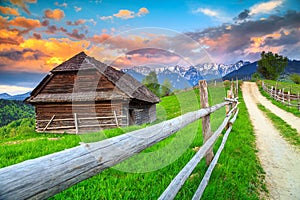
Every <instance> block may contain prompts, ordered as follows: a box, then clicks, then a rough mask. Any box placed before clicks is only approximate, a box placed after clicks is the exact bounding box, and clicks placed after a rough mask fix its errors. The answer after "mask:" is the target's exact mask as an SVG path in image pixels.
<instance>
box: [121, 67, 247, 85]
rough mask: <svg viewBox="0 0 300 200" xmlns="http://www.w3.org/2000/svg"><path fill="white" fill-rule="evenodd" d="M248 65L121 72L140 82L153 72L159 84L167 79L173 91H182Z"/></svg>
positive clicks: (128, 70) (159, 68)
mask: <svg viewBox="0 0 300 200" xmlns="http://www.w3.org/2000/svg"><path fill="white" fill-rule="evenodd" d="M249 63H250V62H243V61H239V62H237V63H235V64H231V65H225V64H215V63H205V64H199V65H196V66H190V67H181V66H177V65H176V66H167V67H148V66H136V67H132V68H128V69H122V71H123V72H125V73H127V74H129V75H131V76H132V77H134V78H135V79H137V80H138V81H140V82H141V81H142V80H143V79H144V77H145V76H147V75H148V74H149V73H150V72H151V71H155V72H156V74H157V78H158V82H159V83H160V84H162V83H163V82H164V80H165V79H169V80H170V82H171V83H172V85H173V88H174V89H184V88H188V87H192V86H195V85H197V84H198V81H199V80H201V79H207V80H209V79H220V78H222V77H224V76H225V75H227V74H228V73H230V72H232V71H235V70H237V69H239V68H241V67H242V66H243V65H245V64H249Z"/></svg>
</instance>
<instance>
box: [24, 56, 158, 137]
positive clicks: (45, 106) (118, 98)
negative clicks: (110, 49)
mask: <svg viewBox="0 0 300 200" xmlns="http://www.w3.org/2000/svg"><path fill="white" fill-rule="evenodd" d="M25 101H26V102H27V103H30V104H32V105H34V106H35V112H36V130H37V131H38V132H53V133H63V132H67V133H79V132H80V133H84V132H89V131H96V130H100V129H103V128H113V127H118V126H128V125H133V124H138V125H139V124H143V123H149V122H153V121H154V120H156V103H158V102H159V101H160V99H159V98H158V97H157V96H156V95H154V94H153V93H152V92H151V91H149V90H148V89H147V88H146V87H145V86H144V85H143V84H141V83H140V82H138V81H137V80H136V79H134V78H132V77H131V76H130V75H128V74H125V73H123V72H121V71H118V70H116V69H114V68H112V67H110V66H107V65H105V64H104V63H101V62H99V61H97V60H96V59H94V58H92V57H89V56H87V55H86V54H85V53H84V52H81V53H79V54H77V55H75V56H74V57H72V58H70V59H69V60H67V61H65V62H64V63H62V64H60V65H59V66H57V67H55V68H54V69H53V70H52V71H50V73H49V74H48V75H47V76H46V77H45V78H44V79H43V80H42V81H41V82H40V83H39V85H38V86H37V87H36V88H35V89H34V90H33V91H32V92H31V96H30V97H29V98H27V99H26V100H25Z"/></svg>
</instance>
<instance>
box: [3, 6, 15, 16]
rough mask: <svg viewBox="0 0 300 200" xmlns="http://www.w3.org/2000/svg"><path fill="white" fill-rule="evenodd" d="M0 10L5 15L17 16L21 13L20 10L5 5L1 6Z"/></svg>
mask: <svg viewBox="0 0 300 200" xmlns="http://www.w3.org/2000/svg"><path fill="white" fill-rule="evenodd" d="M0 12H1V13H3V14H4V15H15V16H19V15H20V14H19V12H18V10H16V9H13V8H9V7H3V6H0Z"/></svg>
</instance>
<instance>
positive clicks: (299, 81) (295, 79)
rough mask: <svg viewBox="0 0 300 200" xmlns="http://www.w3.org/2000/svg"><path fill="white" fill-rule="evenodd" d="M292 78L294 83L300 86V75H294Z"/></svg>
mask: <svg viewBox="0 0 300 200" xmlns="http://www.w3.org/2000/svg"><path fill="white" fill-rule="evenodd" d="M290 78H291V80H292V81H293V82H294V83H296V84H300V75H299V74H292V75H291V76H290Z"/></svg>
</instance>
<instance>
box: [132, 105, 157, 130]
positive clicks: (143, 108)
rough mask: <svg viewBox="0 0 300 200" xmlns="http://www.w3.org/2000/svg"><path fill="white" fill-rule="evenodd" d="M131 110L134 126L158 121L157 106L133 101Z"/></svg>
mask: <svg viewBox="0 0 300 200" xmlns="http://www.w3.org/2000/svg"><path fill="white" fill-rule="evenodd" d="M129 109H130V110H133V120H134V124H138V125H141V124H144V123H149V122H153V121H155V120H156V105H155V104H149V103H143V102H137V101H132V102H130V105H129Z"/></svg>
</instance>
